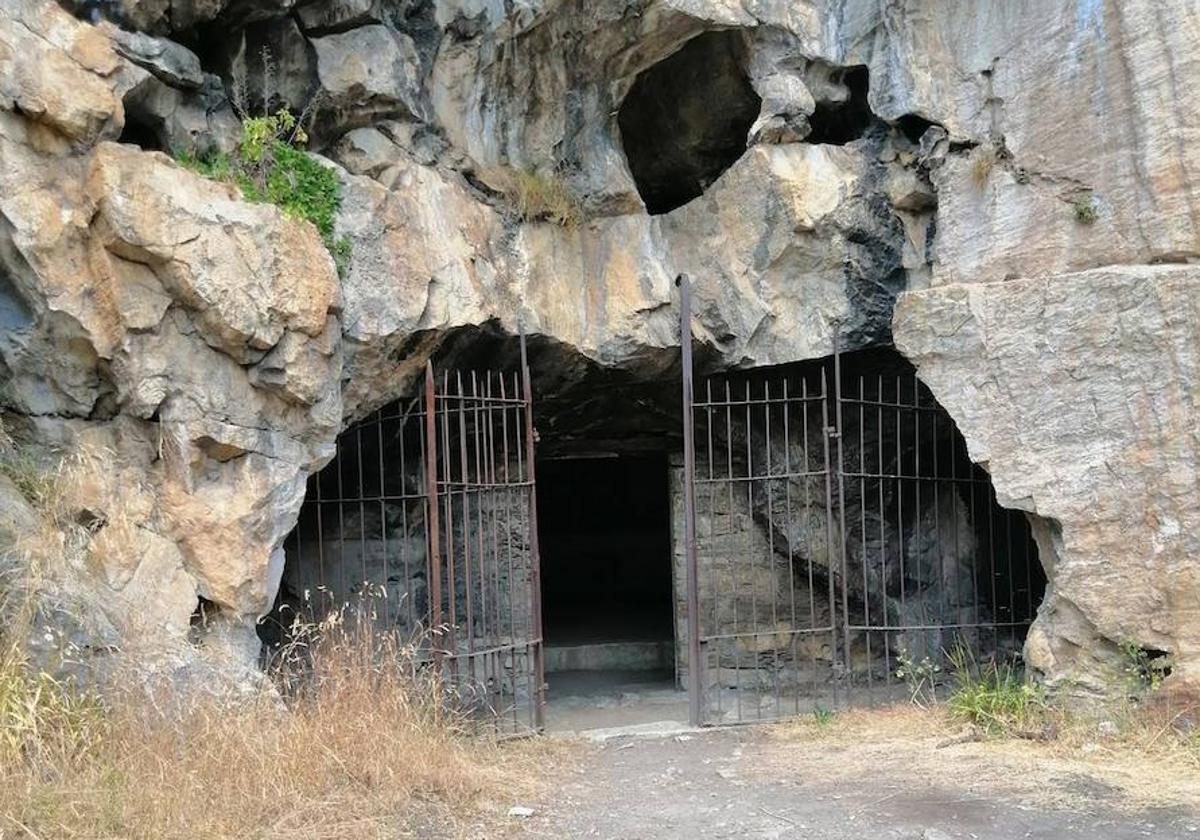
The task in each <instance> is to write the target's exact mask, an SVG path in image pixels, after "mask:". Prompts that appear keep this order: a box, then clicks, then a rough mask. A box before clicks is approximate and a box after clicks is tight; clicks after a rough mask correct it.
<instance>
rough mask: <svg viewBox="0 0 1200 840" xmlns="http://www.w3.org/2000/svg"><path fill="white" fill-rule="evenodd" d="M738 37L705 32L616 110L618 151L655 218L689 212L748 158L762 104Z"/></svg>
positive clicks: (642, 80) (641, 79)
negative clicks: (620, 147) (724, 175)
mask: <svg viewBox="0 0 1200 840" xmlns="http://www.w3.org/2000/svg"><path fill="white" fill-rule="evenodd" d="M744 61H745V46H744V44H743V36H742V35H741V33H739V32H737V31H728V32H708V33H705V34H703V35H698V36H697V37H695V38H693V39H692V40H691V41H688V42H687V43H686V44H684V46H683V47H682V48H681V49H680V50H679V51H678V52H676V53H675V54H674V55H671V56H669V57H668V58H665V59H663V60H662V61H660V62H659V63H657V64H655V65H654V66H652V67H650V68H649V69H647V70H645V71H643V72H642V73H641V74H640V75H639V76H638V77H637V79H636V80H635V81H634V83H633V86H632V87H631V88H630V90H629V93H628V94H627V95H626V96H625V99H624V101H623V102H622V103H621V108H620V112H619V115H618V118H617V122H618V125H619V126H620V130H621V143H622V145H623V146H624V149H625V155H626V157H627V159H628V161H629V168H630V170H631V171H632V173H633V178H634V181H635V183H636V184H637V188H638V193H639V194H640V195H641V197H642V201H643V202H645V205H646V210H647V211H649V212H650V213H651V214H652V215H654V214H658V213H667V212H669V211H671V210H674V209H675V208H676V207H680V206H682V205H684V204H687V203H688V202H689V201H691V200H692V199H693V198H696V197H697V196H699V195H700V194H702V193H703V192H704V190H705V189H707V188H708V185H709V184H711V183H712V182H713V181H715V180H716V179H717V178H718V177H720V175H721V173H722V172H724V171H725V170H726V169H728V168H729V167H730V166H732V165H733V163H734V161H736V160H737V159H738V158H739V157H741V156H742V153H743V152H745V151H746V134H747V132H748V131H749V130H750V126H751V125H752V124H753V123H754V119H755V117H757V116H758V111H759V106H760V104H761V101H760V99H759V97H758V94H757V93H755V92H754V88H753V87H751V85H750V80H749V78H747V75H746V71H745V69H744Z"/></svg>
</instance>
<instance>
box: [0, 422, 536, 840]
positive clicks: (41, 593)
mask: <svg viewBox="0 0 1200 840" xmlns="http://www.w3.org/2000/svg"><path fill="white" fill-rule="evenodd" d="M4 454H5V455H6V456H7V457H8V458H9V459H10V460H9V463H14V462H15V461H14V460H12V459H13V458H14V457H15V454H16V453H15V452H14V450H13V447H12V445H11V444H10V443H8V442H5V446H4ZM20 463H21V464H22V469H24V464H25V460H24V458H23V456H22V460H21V461H20ZM47 463H48V464H49V465H48V466H46V467H45V468H44V471H43V472H40V473H39V472H37V471H35V470H33V469H32V468H31V469H29V470H28V472H27V473H23V474H22V478H23V482H22V483H23V485H24V486H23V490H27V491H28V492H29V494H30V495H31V496H32V497H33V498H31V499H30V500H31V501H32V502H34V507H35V509H36V511H37V513H38V518H39V521H40V526H39V528H38V529H37V530H36V531H35V532H34V533H30V534H25V535H22V537H21V538H20V539H19V540H17V541H16V543H14V544H13V545H11V546H10V547H9V549H8V550H6V551H4V552H3V553H2V556H0V559H3V561H4V563H3V566H2V575H0V837H3V838H5V840H8V838H13V837H28V838H49V837H56V838H83V837H87V838H98V837H114V838H116V837H120V838H185V837H186V838H189V840H195V839H196V838H233V837H237V838H246V837H264V838H265V837H277V836H284V835H286V836H292V837H303V838H324V837H329V838H333V837H338V838H342V837H367V838H369V837H404V836H411V835H413V834H415V833H423V834H425V835H426V836H428V835H429V834H430V833H432V834H434V835H435V836H439V837H453V836H456V835H459V834H466V833H468V832H470V831H471V827H472V825H473V824H474V823H475V822H476V821H479V820H483V819H490V816H491V815H492V814H493V812H494V811H496V810H501V811H502V810H503V809H507V808H508V807H509V806H511V805H513V804H515V803H516V802H518V801H520V799H521V798H522V797H524V796H526V795H530V796H532V795H533V794H534V793H535V791H534V790H532V788H533V787H534V786H535V785H536V784H537V782H536V779H537V778H539V776H538V774H536V773H534V772H532V768H533V766H534V764H535V762H536V761H538V760H539V759H540V758H542V753H543V752H545V751H546V750H547V749H550V746H549V745H546V744H542V743H533V742H513V743H506V744H501V743H499V742H497V741H495V740H494V739H490V738H488V737H484V736H479V735H476V734H473V732H471V731H468V728H467V726H466V721H465V720H464V719H463V718H461V717H459V716H456V715H455V714H452V713H449V712H448V711H447V705H446V703H445V696H444V693H443V691H442V688H441V686H440V684H439V683H438V681H437V680H436V679H434V678H433V676H431V675H430V674H429V673H428V671H427V670H426V669H423V668H421V667H420V665H419V660H418V658H417V657H416V656H415V652H414V650H413V649H412V648H411V647H406V646H402V645H401V644H399V643H398V641H397V640H396V639H395V637H394V636H393V635H391V634H376V633H374V632H372V631H371V630H370V629H369V628H371V627H373V624H372V623H370V622H344V621H331V622H326V623H325V624H323V625H321V626H319V627H317V626H313V625H305V626H303V627H301V628H300V629H301V630H303V632H302V633H300V634H299V635H298V636H297V637H296V638H297V640H296V642H295V643H294V644H293V645H292V646H290V647H289V648H287V649H286V651H285V655H283V656H281V657H280V658H279V660H278V661H277V663H276V665H275V666H274V667H273V669H272V673H271V678H270V679H269V680H266V679H264V680H263V685H262V689H261V690H260V691H259V692H258V694H257V696H255V695H253V694H251V695H250V697H251V699H249V700H247V699H245V695H244V694H243V695H242V696H241V699H240V701H238V702H236V703H235V702H234V701H233V700H231V698H232V697H235V696H236V695H235V694H233V693H230V692H221V691H219V690H213V691H211V692H209V691H200V690H198V689H199V688H204V687H206V686H204V685H200V686H198V685H197V684H196V683H197V678H196V677H194V676H193V677H191V679H190V682H189V687H190V690H189V691H186V692H185V691H183V690H181V687H180V686H179V685H173V684H171V682H170V677H168V680H167V681H166V682H165V684H161V683H160V682H159V681H155V680H151V679H149V678H148V677H147V675H146V673H145V672H144V671H143V672H138V671H135V670H133V666H131V665H128V664H127V665H125V666H124V667H125V668H126V669H127V670H126V672H125V673H123V674H118V675H116V678H115V679H113V675H112V674H111V673H110V674H109V680H108V681H107V682H106V683H105V685H108V686H110V687H109V688H108V689H106V690H105V692H104V694H103V697H101V696H100V695H99V694H97V693H95V692H91V691H85V690H82V689H81V688H80V687H79V683H76V682H72V681H71V680H70V679H69V678H67V677H61V676H58V675H60V674H63V673H68V672H73V673H77V674H84V675H86V674H88V673H90V671H88V669H86V668H81V667H79V665H80V660H84V659H86V658H87V654H86V652H83V651H79V650H73V649H72V647H71V644H70V643H69V642H68V641H67V636H68V633H67V631H65V630H64V628H66V627H70V626H71V624H70V622H75V623H76V625H78V623H79V622H80V621H86V615H87V613H88V609H89V605H87V604H82V603H80V604H76V603H74V602H72V601H71V600H70V597H71V596H70V585H69V579H68V578H69V573H70V571H71V570H72V569H77V568H81V566H80V565H79V564H94V563H97V562H101V563H102V562H105V560H106V558H107V559H108V560H111V561H113V562H116V561H117V560H118V559H120V558H115V557H111V556H110V555H112V554H113V553H114V552H117V553H119V552H120V551H129V550H133V547H134V546H135V545H136V541H133V540H130V539H124V538H122V537H121V535H122V534H125V533H126V532H127V531H136V528H137V526H136V524H133V523H132V522H127V521H126V520H125V519H124V518H123V517H120V516H117V515H114V514H112V513H110V512H108V511H105V512H104V517H103V519H102V520H98V521H95V522H92V521H88V520H87V519H86V517H85V519H84V524H81V523H80V519H79V516H80V505H81V504H82V503H83V502H84V501H86V498H87V497H92V496H94V495H95V490H96V487H95V482H96V481H101V480H102V476H103V475H104V473H103V472H98V470H102V469H103V467H104V464H105V463H106V460H105V458H104V457H103V456H102V455H96V456H94V457H93V456H92V455H77V456H72V457H70V458H67V459H64V460H62V461H61V462H55V463H49V462H47ZM24 479H28V480H27V481H26V480H24ZM130 516H132V517H134V519H136V516H137V512H136V511H135V512H134V514H130ZM106 535H107V536H106ZM122 562H123V563H124V564H125V565H129V563H130V562H131V561H130V560H129V558H124V559H123V561H122ZM92 606H93V607H94V605H92ZM68 619H69V621H68ZM30 639H34V640H35V641H36V642H37V644H35V645H34V646H33V647H31V646H30ZM47 648H50V649H53V650H54V651H55V653H54V654H53V655H50V656H47V655H46V650H47ZM34 649H36V650H37V651H38V653H37V657H36V659H35V658H34V656H32V655H31V654H30V651H31V650H34ZM101 658H102V659H104V660H105V662H106V665H107V667H110V668H111V667H117V666H116V665H115V664H114V663H116V662H118V661H119V660H120V657H116V658H114V657H105V656H103V655H102V656H101ZM68 664H71V665H73V666H74V667H73V668H66V667H64V666H66V665H68ZM168 673H170V672H168ZM113 685H117V686H122V687H123V688H122V689H121V690H117V689H114V688H112V686H113ZM431 826H432V827H433V828H434V830H433V831H432V832H430V831H429V830H427V829H429V828H430V827H431Z"/></svg>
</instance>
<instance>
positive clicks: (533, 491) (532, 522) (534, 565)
mask: <svg viewBox="0 0 1200 840" xmlns="http://www.w3.org/2000/svg"><path fill="white" fill-rule="evenodd" d="M521 380H522V383H523V384H524V386H525V448H526V463H528V465H529V467H528V485H529V501H528V505H529V554H530V567H531V572H532V574H533V580H532V581H531V583H530V590H531V593H532V595H533V609H532V612H533V624H534V631H533V637H534V639H535V640H536V641H535V642H534V674H535V676H536V679H537V692H536V701H535V703H534V713H535V719H536V720H535V723H536V728H537V730H538V731H541V730H542V728H543V727H544V724H545V715H544V713H545V705H546V665H545V659H544V653H545V650H544V647H543V641H542V564H541V554H540V553H539V547H538V520H537V478H536V474H535V470H534V442H535V439H536V435H535V434H534V429H533V385H532V382H531V377H530V375H529V355H528V351H527V349H526V346H525V328H524V326H522V328H521Z"/></svg>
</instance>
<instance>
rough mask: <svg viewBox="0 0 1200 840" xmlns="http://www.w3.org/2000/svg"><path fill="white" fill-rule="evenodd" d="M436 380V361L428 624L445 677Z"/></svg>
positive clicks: (428, 409) (429, 413)
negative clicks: (443, 662)
mask: <svg viewBox="0 0 1200 840" xmlns="http://www.w3.org/2000/svg"><path fill="white" fill-rule="evenodd" d="M435 390H436V389H435V384H434V379H433V362H427V363H426V364H425V498H426V504H427V506H428V507H427V508H426V517H427V521H428V523H429V528H428V529H427V530H428V531H429V534H428V538H429V622H430V633H431V636H430V641H431V642H432V644H433V661H434V665H435V668H434V671H435V672H436V673H437V675H438V677H439V678H441V677H442V646H441V641H440V640H439V637H438V636H439V634H440V633H441V632H442V556H441V533H440V531H439V530H438V527H439V525H438V479H437V412H436V411H435V408H434V402H435V400H436V399H437V397H436V394H435Z"/></svg>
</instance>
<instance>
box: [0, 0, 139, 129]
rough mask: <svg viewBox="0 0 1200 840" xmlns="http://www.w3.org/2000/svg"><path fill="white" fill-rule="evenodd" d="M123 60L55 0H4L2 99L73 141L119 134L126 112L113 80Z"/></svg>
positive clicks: (0, 63) (0, 24) (0, 36)
mask: <svg viewBox="0 0 1200 840" xmlns="http://www.w3.org/2000/svg"><path fill="white" fill-rule="evenodd" d="M119 67H120V61H119V59H118V57H117V55H116V53H114V52H113V51H112V48H111V46H110V44H109V42H108V39H107V38H105V37H104V36H103V35H102V34H101V33H100V32H99V31H98V30H95V29H93V28H92V27H87V26H81V25H79V24H77V23H76V22H75V21H74V20H73V19H72V18H71V16H70V15H69V14H67V12H66V11H64V10H63V9H62V8H60V7H59V6H58V5H57V4H55V3H42V2H38V0H6V2H5V4H4V8H3V14H0V102H3V103H4V104H5V105H6V106H7V107H13V106H15V107H17V108H19V109H20V110H21V113H22V114H24V115H25V116H26V117H27V118H28V119H30V120H32V121H34V122H36V123H39V124H41V125H44V126H47V127H49V128H50V129H52V130H53V131H55V132H57V133H58V134H60V135H61V136H62V137H64V138H66V139H67V140H70V141H79V142H83V143H91V142H94V141H95V140H97V139H99V138H101V137H105V136H108V137H113V136H116V135H117V134H119V133H120V130H121V126H122V124H123V122H124V111H123V109H122V107H121V101H120V97H119V95H117V94H116V93H114V91H113V85H112V83H111V81H110V79H109V77H111V76H112V75H113V74H115V73H116V71H117V70H118V68H119Z"/></svg>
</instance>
